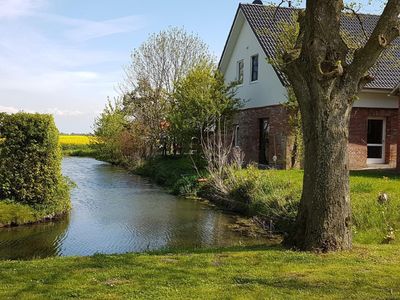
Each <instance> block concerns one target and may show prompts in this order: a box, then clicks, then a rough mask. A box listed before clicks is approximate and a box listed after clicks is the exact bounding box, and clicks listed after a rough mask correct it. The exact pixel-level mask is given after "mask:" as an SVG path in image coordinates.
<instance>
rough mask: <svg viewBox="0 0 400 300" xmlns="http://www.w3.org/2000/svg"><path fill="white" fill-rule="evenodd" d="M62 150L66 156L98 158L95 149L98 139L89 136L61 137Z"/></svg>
mask: <svg viewBox="0 0 400 300" xmlns="http://www.w3.org/2000/svg"><path fill="white" fill-rule="evenodd" d="M59 141H60V145H61V150H62V153H63V155H64V156H79V157H94V158H95V157H96V156H97V151H96V149H95V148H94V147H93V144H94V143H95V142H96V138H95V137H92V136H88V135H60V138H59Z"/></svg>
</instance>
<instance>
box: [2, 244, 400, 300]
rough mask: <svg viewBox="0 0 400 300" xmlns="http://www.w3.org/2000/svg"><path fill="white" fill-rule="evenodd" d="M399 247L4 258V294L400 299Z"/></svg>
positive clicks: (8, 296)
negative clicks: (323, 251) (321, 251)
mask: <svg viewBox="0 0 400 300" xmlns="http://www.w3.org/2000/svg"><path fill="white" fill-rule="evenodd" d="M399 251H400V247H399V246H397V245H384V246H356V247H355V249H354V250H353V251H352V252H344V253H337V254H324V255H317V254H311V253H300V252H292V251H286V250H283V249H281V248H278V247H275V248H260V247H258V248H235V249H219V250H203V251H201V250H195V251H185V252H181V253H170V254H168V253H159V254H126V255H108V256H106V255H95V256H93V257H80V258H50V259H44V260H34V261H27V262H26V261H14V262H10V261H9V262H0V298H1V299H69V298H78V299H398V298H399V297H400V285H399V282H400V256H399V255H398V253H399Z"/></svg>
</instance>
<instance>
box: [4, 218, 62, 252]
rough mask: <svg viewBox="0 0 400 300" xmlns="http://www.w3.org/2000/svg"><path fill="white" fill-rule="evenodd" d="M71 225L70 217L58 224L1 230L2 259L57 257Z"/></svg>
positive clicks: (51, 223)
mask: <svg viewBox="0 0 400 300" xmlns="http://www.w3.org/2000/svg"><path fill="white" fill-rule="evenodd" d="M68 224H69V218H68V216H66V217H64V218H63V219H62V220H59V221H57V222H47V223H43V224H38V225H34V226H22V227H13V228H5V229H1V230H0V258H2V259H25V258H28V259H29V258H35V257H37V258H42V257H47V256H57V255H60V254H61V252H62V249H61V247H62V243H63V240H64V239H65V237H66V232H67V228H68Z"/></svg>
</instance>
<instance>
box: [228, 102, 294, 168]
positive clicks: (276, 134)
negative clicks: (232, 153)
mask: <svg viewBox="0 0 400 300" xmlns="http://www.w3.org/2000/svg"><path fill="white" fill-rule="evenodd" d="M263 119H268V121H269V124H270V131H269V136H268V138H269V153H268V159H269V162H270V164H272V165H273V160H272V158H273V156H274V155H276V156H277V162H276V165H277V167H279V168H284V169H286V168H289V167H290V164H291V150H292V149H291V147H290V145H291V144H293V142H292V140H293V138H292V137H291V136H290V128H289V124H288V113H287V111H286V109H285V107H284V106H283V105H275V106H268V107H262V108H251V109H244V110H241V111H240V112H239V113H238V114H237V116H236V120H235V124H237V125H239V146H240V148H241V149H242V150H243V151H244V153H245V161H246V162H247V163H249V162H256V163H258V162H259V155H260V151H259V149H260V134H261V132H260V131H261V130H260V120H263Z"/></svg>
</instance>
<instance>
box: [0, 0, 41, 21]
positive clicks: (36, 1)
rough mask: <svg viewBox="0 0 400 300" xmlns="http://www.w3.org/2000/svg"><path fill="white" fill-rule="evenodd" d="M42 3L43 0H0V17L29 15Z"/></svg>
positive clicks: (9, 17)
mask: <svg viewBox="0 0 400 300" xmlns="http://www.w3.org/2000/svg"><path fill="white" fill-rule="evenodd" d="M44 4H45V1H44V0H0V19H1V18H5V19H14V18H18V17H22V16H26V15H31V14H32V13H33V12H34V11H35V10H37V9H38V8H40V7H42V6H44Z"/></svg>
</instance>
